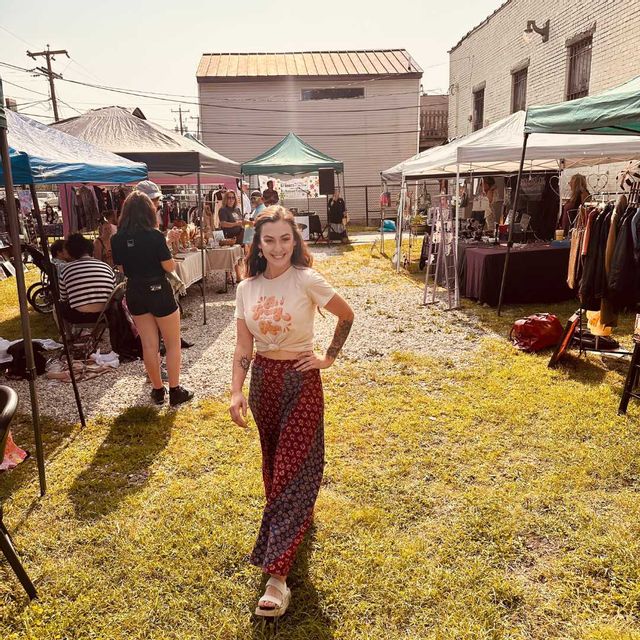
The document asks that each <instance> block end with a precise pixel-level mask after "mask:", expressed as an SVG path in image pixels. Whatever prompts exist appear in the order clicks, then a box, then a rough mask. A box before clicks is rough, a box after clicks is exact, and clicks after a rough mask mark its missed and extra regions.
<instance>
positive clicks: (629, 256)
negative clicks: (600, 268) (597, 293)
mask: <svg viewBox="0 0 640 640" xmlns="http://www.w3.org/2000/svg"><path fill="white" fill-rule="evenodd" d="M635 213H636V211H635V209H634V208H633V207H630V208H629V209H628V210H627V213H626V214H625V215H624V217H623V218H622V221H621V224H620V232H619V233H618V239H617V242H616V246H615V249H614V252H613V257H612V260H611V269H610V272H609V278H608V286H609V295H610V298H611V300H612V302H613V303H614V304H615V306H616V308H617V309H618V310H622V309H624V308H631V307H633V306H634V305H635V304H636V302H637V301H638V282H637V280H638V273H637V268H636V261H635V255H634V246H633V235H632V233H631V223H632V222H633V218H634V215H635Z"/></svg>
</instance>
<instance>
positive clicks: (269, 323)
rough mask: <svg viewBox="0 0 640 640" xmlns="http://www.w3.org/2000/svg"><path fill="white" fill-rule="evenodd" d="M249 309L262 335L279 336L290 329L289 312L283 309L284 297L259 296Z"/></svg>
mask: <svg viewBox="0 0 640 640" xmlns="http://www.w3.org/2000/svg"><path fill="white" fill-rule="evenodd" d="M251 311H252V313H253V320H254V321H255V322H257V323H258V328H259V330H260V333H261V334H262V335H263V336H270V335H273V336H279V335H283V334H285V333H287V332H288V331H289V330H290V329H291V320H292V319H291V314H289V313H287V312H286V311H285V310H284V298H277V297H276V296H269V297H267V296H260V297H259V298H258V302H257V303H256V304H255V305H254V306H253V307H252V309H251Z"/></svg>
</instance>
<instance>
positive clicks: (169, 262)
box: [111, 191, 193, 406]
mask: <svg viewBox="0 0 640 640" xmlns="http://www.w3.org/2000/svg"><path fill="white" fill-rule="evenodd" d="M111 251H112V255H113V261H114V263H115V264H117V265H121V266H122V268H123V269H124V273H125V275H126V276H127V293H126V301H127V307H128V309H129V312H130V313H131V315H132V316H133V321H134V323H135V325H136V329H137V330H138V333H139V334H140V340H141V342H142V355H143V360H144V366H145V369H146V370H147V374H148V376H149V379H150V380H151V383H152V385H153V389H152V391H151V399H152V400H153V402H155V403H156V404H163V403H164V400H165V396H166V388H165V386H164V384H163V383H162V374H161V371H160V357H159V353H158V352H159V347H160V344H159V338H158V332H160V334H161V335H162V339H163V341H164V344H165V348H166V358H167V372H168V375H169V404H170V405H171V406H176V405H178V404H182V403H183V402H187V401H188V400H191V398H193V392H192V391H189V390H188V389H186V388H185V387H183V386H181V385H180V364H181V357H182V351H181V346H180V311H179V310H178V304H177V302H176V300H175V296H174V294H173V290H172V288H171V285H170V284H169V281H168V280H167V273H169V272H171V271H174V270H175V267H176V265H175V261H174V260H173V258H172V256H171V252H170V251H169V247H168V246H167V242H166V240H165V238H164V236H163V235H162V233H161V232H160V231H159V230H158V219H157V217H156V209H155V205H154V204H153V203H152V201H151V199H150V198H149V197H148V196H147V195H145V194H144V193H142V192H141V191H134V192H133V193H131V194H129V196H127V199H126V200H125V201H124V204H123V206H122V216H121V218H120V221H119V223H118V233H116V234H115V235H114V236H113V237H112V238H111Z"/></svg>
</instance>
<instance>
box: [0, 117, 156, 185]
mask: <svg viewBox="0 0 640 640" xmlns="http://www.w3.org/2000/svg"><path fill="white" fill-rule="evenodd" d="M5 113H6V119H7V128H8V131H7V135H8V140H9V157H10V159H11V172H12V174H13V180H14V182H15V183H17V184H63V183H67V182H105V183H106V182H109V183H116V184H117V183H121V182H136V181H139V180H144V179H145V178H146V177H147V167H146V166H145V165H144V164H142V163H140V162H132V161H131V160H127V159H126V158H121V157H119V156H117V155H115V154H114V153H110V152H109V151H104V150H103V149H100V148H98V147H95V146H94V145H92V144H89V143H88V142H85V141H84V140H80V139H78V138H75V137H74V136H71V135H68V134H66V133H64V132H63V131H56V130H55V129H53V128H51V127H49V126H47V125H44V124H41V123H40V122H36V121H35V120H32V119H31V118H27V117H26V116H23V115H21V114H19V113H15V112H13V111H10V110H7V111H6V112H5ZM3 179H4V174H3V170H2V167H1V166H0V180H3Z"/></svg>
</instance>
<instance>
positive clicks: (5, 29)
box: [0, 24, 35, 47]
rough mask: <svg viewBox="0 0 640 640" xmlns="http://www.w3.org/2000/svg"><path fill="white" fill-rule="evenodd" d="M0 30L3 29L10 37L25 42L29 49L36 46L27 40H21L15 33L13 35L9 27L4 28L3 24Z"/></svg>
mask: <svg viewBox="0 0 640 640" xmlns="http://www.w3.org/2000/svg"><path fill="white" fill-rule="evenodd" d="M0 29H2V30H3V31H6V32H7V33H8V34H9V35H10V36H13V37H14V38H15V39H16V40H20V42H24V44H26V45H27V47H33V46H35V45H33V44H30V43H28V42H27V41H26V40H24V39H23V38H21V37H20V36H19V35H16V34H15V33H13V31H9V29H7V27H3V26H2V25H1V24H0Z"/></svg>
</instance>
